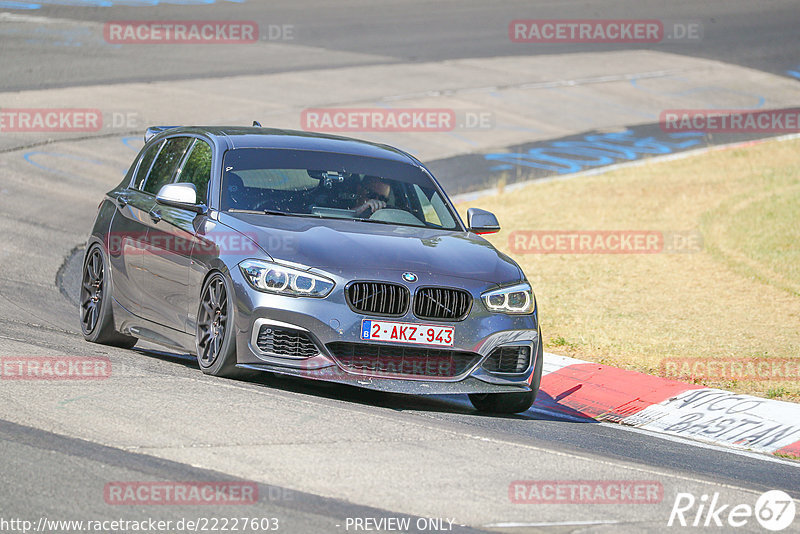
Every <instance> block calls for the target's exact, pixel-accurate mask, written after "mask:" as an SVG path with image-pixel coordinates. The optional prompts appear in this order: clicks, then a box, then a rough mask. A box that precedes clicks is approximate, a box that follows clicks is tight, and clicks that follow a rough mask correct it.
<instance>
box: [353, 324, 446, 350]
mask: <svg viewBox="0 0 800 534" xmlns="http://www.w3.org/2000/svg"><path fill="white" fill-rule="evenodd" d="M454 337H455V329H454V328H453V327H452V326H436V325H431V324H412V323H395V322H392V321H373V320H371V319H364V320H363V321H362V322H361V339H366V340H370V341H388V342H390V343H419V344H421V345H436V346H439V347H451V346H453V338H454Z"/></svg>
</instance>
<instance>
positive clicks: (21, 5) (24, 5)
mask: <svg viewBox="0 0 800 534" xmlns="http://www.w3.org/2000/svg"><path fill="white" fill-rule="evenodd" d="M0 8H4V9H41V8H42V5H41V4H34V3H32V2H6V1H0Z"/></svg>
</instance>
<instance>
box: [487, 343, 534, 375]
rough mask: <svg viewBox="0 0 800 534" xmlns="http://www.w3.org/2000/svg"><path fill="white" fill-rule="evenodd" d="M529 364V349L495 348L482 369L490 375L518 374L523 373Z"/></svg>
mask: <svg viewBox="0 0 800 534" xmlns="http://www.w3.org/2000/svg"><path fill="white" fill-rule="evenodd" d="M530 364H531V348H530V347H497V348H496V349H494V350H493V351H492V352H491V354H489V357H488V358H486V361H485V362H483V366H482V367H483V368H484V369H486V370H487V371H489V372H490V373H508V374H519V373H524V372H525V371H526V370H527V369H528V367H529V366H530Z"/></svg>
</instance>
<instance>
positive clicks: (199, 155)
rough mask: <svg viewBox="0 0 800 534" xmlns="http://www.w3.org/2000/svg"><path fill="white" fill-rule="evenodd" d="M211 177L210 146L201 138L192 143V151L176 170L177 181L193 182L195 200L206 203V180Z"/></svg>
mask: <svg viewBox="0 0 800 534" xmlns="http://www.w3.org/2000/svg"><path fill="white" fill-rule="evenodd" d="M210 179H211V147H210V146H209V144H208V143H206V142H205V141H203V140H202V139H198V140H197V141H195V142H194V145H192V151H191V152H190V153H189V157H188V158H187V159H186V163H184V164H183V168H182V169H180V170H179V171H178V182H179V183H187V184H194V187H195V189H197V201H198V202H203V203H207V201H208V200H207V191H208V181H209V180H210Z"/></svg>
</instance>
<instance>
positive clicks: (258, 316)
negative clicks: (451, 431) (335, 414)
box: [230, 269, 542, 394]
mask: <svg viewBox="0 0 800 534" xmlns="http://www.w3.org/2000/svg"><path fill="white" fill-rule="evenodd" d="M230 276H231V279H232V281H233V285H234V288H235V296H236V298H235V306H236V314H235V325H236V343H237V366H238V367H240V368H243V369H250V370H257V371H268V372H273V373H279V374H284V375H291V376H297V377H303V378H309V379H312V380H324V381H328V382H337V383H343V384H349V385H354V386H358V387H364V388H369V389H375V390H380V391H387V392H395V393H408V394H461V393H509V392H526V391H530V390H531V388H532V385H533V387H537V386H538V383H537V382H536V381H535V375H536V372H537V370H539V368H540V367H541V365H542V347H541V340H540V335H539V327H538V321H537V310H534V312H533V313H532V314H530V315H506V314H498V313H490V312H488V311H487V310H486V309H485V307H484V306H483V303H482V302H481V301H480V298H479V297H480V292H481V291H485V290H486V289H487V286H486V285H485V284H484V285H479V286H478V287H474V288H468V287H464V285H465V281H464V280H441V277H439V280H438V281H440V283H442V285H445V286H450V287H464V289H467V290H468V291H470V292H471V293H472V294H473V299H474V302H473V306H472V309H471V310H470V313H469V315H468V317H467V318H466V319H464V320H462V321H431V320H421V319H418V318H416V317H415V316H414V315H413V312H412V311H411V310H409V312H408V313H407V314H406V315H404V316H402V317H392V318H386V317H375V316H368V315H363V314H360V313H357V312H355V311H353V310H352V309H351V308H350V307H349V306H348V304H347V302H346V297H345V293H344V291H343V289H342V288H343V287H344V285H345V283H346V280H336V282H337V287H336V288H335V289H334V291H333V292H332V293H331V294H330V295H328V296H327V297H326V298H324V299H317V298H297V297H288V296H281V295H275V294H269V293H264V292H260V291H256V290H254V289H253V288H252V287H251V286H250V285H249V284H248V283H247V282H246V281H245V280H244V277H243V276H242V275H241V273H240V272H239V270H238V269H236V270H234V271H232V272H230ZM384 276H385V274H384ZM410 289H411V290H412V293H413V288H410ZM364 319H376V320H388V321H394V322H402V323H415V324H426V325H429V324H435V325H443V326H451V327H453V328H454V329H455V337H454V343H453V346H452V347H447V348H446V349H449V350H453V351H459V352H461V353H470V354H472V355H474V360H473V361H471V363H470V364H469V365H467V366H466V367H465V368H464V370H463V371H461V372H459V373H457V374H455V375H454V376H446V377H440V376H427V375H425V374H419V373H404V374H399V373H378V372H375V373H373V372H363V371H357V370H354V369H353V368H349V367H347V366H346V365H343V364H342V362H341V361H340V360H339V359H337V358H336V356H335V354H334V353H333V351H332V350H330V348H329V346H328V345H329V344H331V343H334V342H348V343H358V344H380V345H384V346H387V344H386V343H376V342H374V341H365V340H362V339H361V328H362V321H363V320H364ZM262 327H268V328H280V329H287V330H292V331H298V332H303V333H305V334H306V335H307V336H308V338H310V339H311V340H313V343H314V345H315V346H316V349H317V351H316V354H313V355H310V356H305V357H294V356H292V357H289V356H285V355H277V354H274V353H269V352H265V351H263V350H261V349H260V348H259V345H258V336H259V333H260V332H261V329H262ZM390 346H393V347H397V348H400V347H399V345H390ZM409 346H410V347H411V348H435V347H427V346H424V345H416V344H403V347H404V348H405V347H409ZM510 346H515V347H519V346H522V347H529V355H530V359H529V365H528V366H527V368H526V369H525V371H524V372H518V373H499V372H494V371H489V370H487V369H486V368H485V367H484V363H486V361H487V359H488V358H489V357H490V355H491V354H492V352H493V351H494V350H495V349H497V348H499V347H510Z"/></svg>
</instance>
